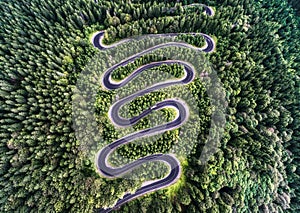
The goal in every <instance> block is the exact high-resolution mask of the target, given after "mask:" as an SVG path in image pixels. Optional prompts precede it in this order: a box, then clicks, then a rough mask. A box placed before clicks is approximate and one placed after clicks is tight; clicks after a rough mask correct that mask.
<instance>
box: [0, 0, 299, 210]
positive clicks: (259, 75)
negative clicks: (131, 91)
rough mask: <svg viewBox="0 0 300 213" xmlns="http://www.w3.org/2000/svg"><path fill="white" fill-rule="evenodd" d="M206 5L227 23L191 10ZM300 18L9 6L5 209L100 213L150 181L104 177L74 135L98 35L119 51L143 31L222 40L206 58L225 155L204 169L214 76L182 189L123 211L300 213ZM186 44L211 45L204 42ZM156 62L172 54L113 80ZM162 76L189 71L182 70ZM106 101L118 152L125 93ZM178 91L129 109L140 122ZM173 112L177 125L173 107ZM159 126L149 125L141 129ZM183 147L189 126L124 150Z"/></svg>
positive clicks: (283, 13) (217, 1)
mask: <svg viewBox="0 0 300 213" xmlns="http://www.w3.org/2000/svg"><path fill="white" fill-rule="evenodd" d="M193 3H202V4H205V5H209V6H210V7H212V8H213V9H214V12H215V14H214V16H208V15H207V14H205V13H204V8H203V7H185V5H189V4H193ZM299 11H300V10H299V3H298V1H297V0H294V1H292V0H268V1H265V0H258V1H254V0H225V1H221V0H203V1H192V0H183V1H171V0H165V1H161V2H159V1H155V0H149V1H143V0H126V1H121V0H116V1H107V0H96V1H94V0H65V1H59V0H52V1H50V0H47V1H38V0H32V1H25V0H19V1H16V0H1V4H0V14H1V19H0V124H1V125H0V141H1V143H0V154H1V158H0V187H1V192H0V211H1V212H93V211H94V210H95V209H100V208H103V207H112V206H113V205H114V203H115V202H116V201H117V200H118V199H119V198H122V196H123V195H124V193H125V192H128V191H131V192H134V191H135V190H137V189H138V188H139V187H140V186H141V182H140V181H134V180H131V179H106V178H102V177H101V176H99V174H98V173H97V172H96V169H95V165H94V162H93V161H92V160H91V159H90V158H87V157H86V155H85V153H84V152H83V150H82V146H81V142H80V140H79V139H78V137H76V135H75V132H74V128H73V127H74V126H73V122H72V113H73V112H72V98H74V97H73V94H74V88H75V85H76V83H77V79H78V76H79V75H80V73H82V71H83V70H84V69H85V67H86V66H87V64H88V63H89V62H90V59H91V58H92V57H93V56H95V55H96V54H97V53H98V52H99V50H97V49H96V48H94V47H93V45H92V43H91V41H90V39H91V36H92V34H93V33H95V32H96V31H100V30H105V40H104V42H105V43H106V44H112V43H114V42H117V41H119V40H121V39H123V38H128V37H130V36H135V35H143V34H160V33H188V32H201V33H205V34H208V35H210V36H212V37H213V38H214V40H215V41H216V49H215V51H214V52H213V53H209V54H205V57H206V60H208V61H209V62H210V64H211V65H212V68H213V69H214V70H215V71H216V72H217V74H218V77H219V78H220V80H221V82H222V84H223V86H224V88H225V90H226V92H225V98H226V100H227V102H228V106H227V111H226V125H225V131H224V134H223V137H222V140H221V141H220V143H219V144H218V152H216V153H215V154H214V155H213V156H212V157H211V158H210V160H209V161H208V162H207V163H206V164H203V163H202V162H201V161H200V160H199V159H200V155H201V152H202V151H203V147H204V145H205V144H203V141H205V138H206V137H207V134H208V129H209V122H210V118H211V113H212V112H211V110H210V107H211V103H210V100H209V98H208V96H207V93H206V88H205V86H204V85H203V83H202V82H201V79H200V78H199V79H196V80H195V81H194V82H193V83H191V84H189V85H188V86H187V89H189V90H190V91H191V92H192V94H194V95H195V96H196V97H198V100H197V107H198V108H199V117H200V118H201V120H200V124H201V126H200V125H199V126H197V127H196V128H195V129H197V131H198V133H199V141H200V142H199V144H197V145H195V146H193V147H191V149H192V151H191V152H190V153H189V155H188V156H186V157H185V158H180V163H181V166H182V170H183V172H182V176H181V178H180V180H179V181H178V183H176V184H175V185H173V186H171V187H168V188H165V189H162V190H158V191H155V192H153V193H150V194H147V195H144V196H142V197H140V198H138V199H135V200H132V201H130V202H128V203H127V204H125V205H124V206H122V207H121V209H120V210H119V211H120V212H151V213H152V212H299V211H300V176H299V175H300V168H299V165H300V144H299V142H300V131H299V130H300V129H299V128H300V110H299V106H300V103H299V100H300V84H299V82H300V81H299V78H300V55H299V49H300V40H299V38H300V28H299V26H300V19H299ZM181 39H183V40H185V41H186V42H188V43H190V44H192V45H196V46H202V45H203V43H204V40H203V38H202V37H201V36H200V37H191V36H182V37H181ZM156 60H163V58H156V56H151V55H150V54H149V55H148V56H145V57H144V58H141V59H140V61H136V62H134V63H132V64H129V65H128V66H126V67H123V68H121V69H119V70H117V71H116V72H115V73H114V74H113V78H114V79H116V80H121V79H122V78H124V77H125V76H126V75H128V74H129V73H130V72H132V70H133V69H134V68H136V67H138V66H140V65H142V64H145V63H148V62H150V61H156ZM157 70H159V71H161V72H165V73H171V74H172V75H174V76H175V77H180V76H181V75H182V67H180V66H176V65H171V66H167V67H166V66H161V67H159V68H157ZM97 94H98V95H97V97H96V103H95V108H96V111H95V116H96V117H97V118H99V119H98V123H97V124H98V125H99V126H98V128H99V129H100V130H101V131H103V137H104V138H105V140H106V141H107V143H110V142H112V141H114V140H116V139H117V138H119V136H120V135H118V134H116V131H115V129H114V127H113V125H112V124H111V123H110V122H109V119H108V116H107V114H105V113H104V114H103V112H104V111H107V110H108V108H109V103H110V102H111V99H112V97H113V95H114V93H113V92H107V91H102V90H99V91H98V93H97ZM168 95H169V93H168V92H166V91H156V92H154V93H151V94H149V95H147V96H145V97H142V98H139V99H136V100H134V101H133V102H132V103H130V104H129V106H128V108H129V111H130V113H131V114H132V115H133V114H135V113H139V112H140V110H141V109H143V108H147V107H149V106H150V105H151V104H153V103H155V102H157V101H160V100H163V99H165V98H166V97H168ZM149 100H151V101H149ZM147 104H150V105H147ZM101 113H102V114H101ZM161 113H162V114H163V115H164V116H165V118H166V119H171V118H172V117H173V116H174V114H173V112H172V111H170V110H163V111H162V112H161ZM150 116H151V115H150ZM154 116H155V115H154ZM147 125H148V122H147V119H144V120H142V121H141V122H139V123H138V124H137V125H136V126H134V128H135V129H136V130H138V129H143V128H145V127H147ZM178 138H180V134H179V131H178V130H173V131H168V132H166V133H164V134H162V135H161V137H159V138H158V139H157V140H156V141H153V143H152V144H148V145H145V144H143V142H141V143H139V144H129V145H126V146H124V147H122V148H120V150H118V151H117V153H119V154H121V155H123V156H127V157H128V158H130V159H137V158H139V157H141V156H145V155H147V154H151V153H156V152H168V150H169V149H170V146H172V144H174V143H176V141H178V140H179V139H178ZM150 140H151V139H150ZM201 141H202V142H201ZM163 172H164V171H162V173H163Z"/></svg>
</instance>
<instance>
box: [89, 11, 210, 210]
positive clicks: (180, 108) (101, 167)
mask: <svg viewBox="0 0 300 213" xmlns="http://www.w3.org/2000/svg"><path fill="white" fill-rule="evenodd" d="M205 11H206V13H207V14H208V15H213V10H212V9H211V8H210V7H207V6H205ZM104 33H105V32H104V31H100V32H97V33H96V34H94V36H93V40H92V42H93V45H94V47H96V48H98V49H99V50H105V49H108V48H113V47H115V46H118V45H120V44H121V43H124V42H128V41H130V40H131V39H124V40H122V41H121V42H118V43H116V44H113V45H109V46H106V45H104V44H103V43H102V40H103V37H104ZM179 34H180V33H170V34H157V35H152V36H154V37H155V36H158V37H162V36H178V35H179ZM189 34H192V35H196V34H201V35H202V36H203V37H204V39H205V41H206V45H205V47H203V48H198V47H194V46H191V45H189V44H186V43H181V42H168V43H165V44H159V45H156V46H154V47H151V48H149V49H147V50H144V51H142V52H140V53H138V54H136V55H133V56H131V57H129V58H127V59H126V60H124V61H122V62H120V63H118V64H116V65H114V66H112V67H111V68H109V69H108V70H107V71H106V72H105V73H104V75H103V78H102V84H103V86H105V87H106V88H107V89H109V90H115V89H118V88H120V87H122V86H124V85H126V84H127V83H128V82H130V81H131V80H132V79H134V78H135V77H136V76H138V75H139V74H140V73H141V72H144V71H146V70H148V69H151V68H154V67H158V66H160V65H162V64H167V65H171V64H180V65H182V66H183V67H184V71H185V74H184V76H183V77H182V78H181V79H176V80H169V81H165V82H161V83H157V84H155V85H153V86H151V87H148V88H146V89H143V90H141V91H138V92H136V93H134V94H132V95H129V96H127V97H125V98H123V99H121V100H118V101H117V102H116V103H114V104H113V105H112V106H111V108H110V110H109V112H108V113H109V118H110V120H111V122H112V123H113V124H114V125H116V126H120V127H126V126H131V125H134V124H136V123H137V122H138V121H139V120H140V119H142V118H143V117H145V116H147V115H149V114H150V113H151V112H153V111H155V110H159V109H162V108H165V107H172V108H175V109H176V111H177V117H176V118H175V119H174V120H173V121H171V122H168V123H166V124H164V125H159V126H156V127H153V128H148V129H144V130H140V131H138V132H135V133H133V134H130V135H127V136H125V137H123V138H120V139H118V140H116V141H114V142H113V143H111V144H109V145H107V146H105V147H104V148H103V149H101V150H100V151H99V152H98V153H97V156H96V166H97V169H98V171H99V173H100V174H102V175H103V176H105V177H107V178H116V177H121V176H122V175H123V174H125V173H128V172H130V171H131V170H133V169H134V168H137V167H139V166H140V165H141V164H144V163H146V162H151V161H160V162H164V163H165V164H167V165H168V166H169V168H170V170H169V174H168V175H167V176H166V177H164V178H162V179H158V180H154V181H151V182H150V183H148V184H146V185H143V186H142V187H141V188H140V189H138V190H137V191H135V192H134V193H133V194H130V193H127V194H125V195H124V197H123V198H122V199H119V200H118V201H117V203H116V204H115V206H114V207H113V208H107V209H100V210H98V211H99V212H103V213H104V212H110V211H112V210H114V209H117V208H119V207H120V206H121V205H123V204H124V203H126V202H128V201H130V200H132V199H135V198H137V197H139V196H141V195H144V194H146V193H149V192H151V191H156V190H158V189H161V188H165V187H167V186H169V185H171V184H173V183H175V182H176V181H177V180H178V178H179V177H180V174H181V167H180V163H179V161H178V160H177V158H176V157H175V156H174V155H171V154H155V155H150V156H146V157H143V158H140V159H138V160H136V161H134V162H131V163H129V164H126V165H124V166H121V167H118V168H115V167H111V166H110V165H109V163H108V161H107V158H108V157H109V155H110V154H111V153H112V152H113V151H114V150H116V149H117V148H118V147H120V146H122V145H124V144H128V143H130V142H131V141H134V140H136V139H137V138H143V137H148V136H151V135H155V134H159V133H163V132H165V131H168V130H172V129H176V128H178V127H180V126H181V125H183V124H184V123H185V121H186V120H187V119H188V116H189V109H188V106H187V105H186V104H185V102H184V101H182V100H179V99H176V98H175V99H167V100H164V101H161V102H158V103H157V104H156V105H154V106H152V107H150V108H149V109H147V110H145V111H143V112H142V113H141V114H140V115H138V116H136V117H132V118H130V119H125V118H122V117H120V116H119V110H120V108H121V107H122V106H123V105H124V104H126V103H128V102H130V101H131V100H133V99H135V98H136V97H139V96H143V95H145V94H148V93H150V92H152V91H155V90H159V89H161V88H165V87H168V86H171V85H175V84H182V85H184V84H188V83H190V82H192V81H193V79H194V76H195V70H194V67H193V66H192V65H190V64H188V63H186V62H184V61H179V60H166V61H159V62H152V63H149V64H147V65H144V66H141V67H139V68H138V69H136V70H135V71H134V72H133V73H131V74H130V75H129V76H128V77H126V78H125V79H124V80H122V81H119V82H114V81H113V80H112V79H111V74H112V72H113V71H114V70H115V69H117V68H118V67H121V66H125V65H126V64H128V63H130V62H133V61H134V60H135V59H137V58H139V57H141V56H142V55H144V54H147V53H149V52H151V51H154V50H156V49H159V48H164V47H168V46H178V47H189V48H193V49H196V50H199V51H203V52H207V53H209V52H212V51H213V50H214V48H215V43H214V40H213V39H212V38H211V37H210V36H208V35H206V34H202V33H189Z"/></svg>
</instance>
